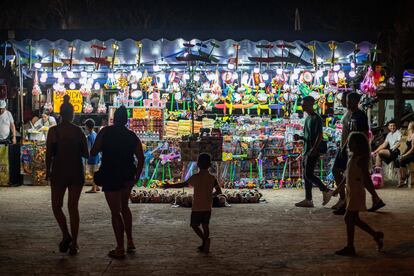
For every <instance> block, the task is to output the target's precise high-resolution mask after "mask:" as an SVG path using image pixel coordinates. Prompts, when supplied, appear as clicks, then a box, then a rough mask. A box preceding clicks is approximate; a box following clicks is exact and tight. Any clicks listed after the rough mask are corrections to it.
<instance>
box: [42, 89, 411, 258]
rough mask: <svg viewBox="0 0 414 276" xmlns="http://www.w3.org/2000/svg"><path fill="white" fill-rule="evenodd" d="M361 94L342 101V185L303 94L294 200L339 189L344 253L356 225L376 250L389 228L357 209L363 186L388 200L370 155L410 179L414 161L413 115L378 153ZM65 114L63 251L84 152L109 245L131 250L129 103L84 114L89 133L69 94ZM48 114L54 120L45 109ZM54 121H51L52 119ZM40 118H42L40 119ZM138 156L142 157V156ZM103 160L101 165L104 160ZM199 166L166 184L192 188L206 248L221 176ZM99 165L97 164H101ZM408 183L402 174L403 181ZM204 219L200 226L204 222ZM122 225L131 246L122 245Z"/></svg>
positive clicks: (53, 158)
mask: <svg viewBox="0 0 414 276" xmlns="http://www.w3.org/2000/svg"><path fill="white" fill-rule="evenodd" d="M359 101H360V95H359V94H357V93H349V94H348V95H346V96H343V98H342V104H343V106H344V107H346V108H347V111H346V113H345V114H344V116H343V118H342V125H343V130H342V137H341V141H340V148H339V150H338V154H337V156H336V158H335V162H334V165H333V168H332V172H333V174H334V178H335V183H336V188H335V189H334V190H332V189H330V188H328V187H327V186H326V185H325V184H324V183H323V182H322V181H321V179H319V178H318V177H317V176H316V175H315V172H314V170H315V166H316V164H317V162H318V160H319V158H320V155H321V154H324V152H326V144H325V145H324V143H325V142H324V141H323V135H322V132H323V130H322V129H323V128H322V126H323V123H322V118H321V117H320V115H319V114H317V112H316V111H315V110H314V104H315V99H314V98H312V97H311V96H308V97H305V98H303V103H302V106H303V110H304V112H305V113H306V115H307V116H306V119H305V124H304V133H303V136H299V135H295V139H297V140H298V139H303V140H304V150H303V155H302V156H301V157H300V158H302V162H303V168H304V169H303V179H304V182H305V199H304V200H303V201H301V202H298V203H296V204H295V205H296V206H297V207H308V208H309V207H314V203H313V200H312V188H313V186H314V185H315V186H317V187H318V188H319V190H320V191H321V192H322V193H323V202H322V205H326V204H327V203H328V202H329V201H330V199H331V197H332V196H337V195H338V194H339V200H338V202H337V203H336V204H335V205H334V206H333V208H334V209H335V211H334V213H335V214H338V215H344V218H345V224H346V230H347V240H348V242H347V245H346V246H345V247H344V248H343V249H341V250H339V251H337V252H336V254H338V255H345V256H353V255H355V254H356V251H355V248H354V232H355V226H358V227H359V228H361V229H362V230H364V231H365V232H367V233H368V234H370V235H371V236H372V238H373V239H374V241H375V242H376V244H377V248H378V250H381V249H382V247H383V240H384V234H383V233H382V232H380V231H375V230H373V229H372V228H371V227H370V226H369V225H367V224H366V223H365V222H364V221H362V220H361V219H360V217H359V212H361V211H366V210H367V208H366V202H365V190H367V191H368V192H369V193H370V194H371V197H372V207H371V208H369V209H368V211H371V212H375V211H376V210H378V209H380V208H383V207H384V206H385V203H384V202H383V201H382V200H381V198H380V197H379V195H378V194H377V192H376V190H375V188H374V185H373V182H372V180H371V170H372V157H373V156H374V157H375V166H376V167H381V166H382V162H385V163H390V162H395V163H398V165H397V166H398V167H400V171H401V175H402V181H406V175H407V173H406V170H405V167H406V166H407V164H408V163H410V162H412V161H414V147H413V145H412V141H413V139H414V122H413V123H410V125H409V127H408V138H407V142H406V144H407V150H406V151H404V153H403V154H401V153H400V151H399V146H400V144H401V136H402V135H401V133H400V132H399V131H398V130H397V127H396V123H395V122H394V121H390V122H389V123H388V129H389V133H388V135H387V137H386V139H385V141H384V143H383V144H382V145H381V146H379V147H378V148H377V149H376V150H374V151H373V152H372V153H371V151H370V142H369V123H368V118H367V116H366V114H365V113H364V112H363V111H362V110H361V109H359V107H358V106H359ZM60 115H61V122H60V123H59V124H57V125H56V126H53V127H51V128H50V130H49V132H48V134H47V153H46V167H47V177H48V178H50V180H51V190H52V209H53V213H54V216H55V218H56V220H57V222H58V225H59V227H60V229H61V232H62V236H63V237H62V241H61V242H60V244H59V250H60V251H61V252H68V251H69V254H70V255H76V254H78V252H79V247H78V243H77V238H78V230H79V212H78V202H79V198H80V195H81V191H82V186H83V184H84V182H85V178H84V175H85V174H84V167H85V166H84V164H83V162H84V160H87V166H86V168H87V170H88V171H89V172H90V173H91V174H94V186H92V189H91V190H90V191H88V192H92V193H94V192H97V191H99V190H100V188H99V187H98V186H100V187H102V191H103V192H104V193H105V198H106V201H107V203H108V206H109V209H110V211H111V216H112V226H113V230H114V234H115V238H116V243H117V246H116V248H115V249H114V250H111V251H110V252H109V254H108V255H109V256H110V257H112V258H124V257H125V256H126V253H128V252H133V251H134V250H135V245H134V241H133V236H132V214H131V210H130V209H129V207H128V201H129V196H130V193H131V189H132V187H133V185H134V183H136V182H137V181H138V179H139V178H140V175H141V172H142V169H143V165H144V154H143V150H142V144H141V142H140V140H139V138H138V137H137V136H136V135H135V134H134V133H133V132H132V131H130V130H128V129H127V127H126V123H127V119H128V118H127V111H126V108H125V107H123V106H121V107H120V108H118V109H117V110H116V111H115V113H114V120H113V125H112V126H106V127H103V128H102V129H100V130H99V132H98V133H96V132H95V131H94V128H95V125H94V122H93V120H87V121H86V122H85V125H86V132H87V137H86V136H85V134H84V133H83V132H82V130H81V128H80V127H78V126H76V125H74V124H73V123H72V120H73V116H74V110H73V106H72V105H71V104H70V103H69V96H65V98H64V102H63V104H62V106H61V109H60ZM42 120H43V122H49V121H48V120H47V117H44V118H42ZM49 123H50V122H49ZM35 124H36V123H35ZM136 160H137V162H136ZM98 163H100V166H98ZM197 165H198V168H199V172H198V173H197V174H194V175H193V176H191V177H190V178H189V180H188V181H185V182H183V183H179V184H165V185H164V188H171V187H175V188H178V187H185V186H189V185H191V186H192V187H193V188H194V197H193V204H192V213H191V223H190V225H191V227H192V229H193V230H194V232H195V233H196V234H197V235H198V236H199V237H200V239H201V241H202V244H201V245H200V246H199V247H198V250H200V251H202V252H208V251H209V247H210V238H209V233H210V231H209V221H210V217H211V208H212V196H213V190H215V194H221V188H220V185H219V183H218V182H217V179H216V178H215V177H214V176H213V175H211V174H210V172H209V168H210V166H211V157H210V155H209V154H207V153H202V154H200V156H199V158H198V162H197ZM98 167H99V168H98ZM401 185H403V183H402V182H400V184H399V186H401ZM66 190H68V192H69V197H68V209H69V218H70V229H71V230H70V231H69V230H68V225H67V222H66V216H65V215H64V213H63V211H62V205H63V197H64V195H65V192H66ZM200 226H201V227H200ZM124 233H125V234H126V238H127V242H126V244H127V246H126V248H125V245H124Z"/></svg>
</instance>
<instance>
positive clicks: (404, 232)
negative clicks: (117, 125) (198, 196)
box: [0, 186, 414, 275]
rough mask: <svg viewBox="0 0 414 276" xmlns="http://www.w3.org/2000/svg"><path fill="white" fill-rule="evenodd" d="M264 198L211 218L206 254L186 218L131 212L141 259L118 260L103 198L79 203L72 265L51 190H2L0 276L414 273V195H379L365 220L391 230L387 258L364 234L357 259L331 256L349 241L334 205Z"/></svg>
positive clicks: (154, 207)
mask: <svg viewBox="0 0 414 276" xmlns="http://www.w3.org/2000/svg"><path fill="white" fill-rule="evenodd" d="M84 189H85V190H86V189H87V188H86V187H85V188H84ZM263 193H264V197H265V198H266V199H267V203H261V204H243V205H233V206H232V207H231V208H221V209H214V210H213V215H212V219H211V235H212V244H211V253H210V254H209V255H203V254H200V253H198V252H197V251H196V247H197V246H198V245H199V241H198V240H197V237H196V235H195V234H194V233H193V232H192V231H191V229H190V227H189V215H190V210H189V209H184V208H171V206H170V205H168V204H131V210H132V212H133V217H134V235H135V241H136V246H137V252H136V253H135V254H134V255H129V256H128V257H127V258H126V259H125V260H111V259H110V258H109V257H107V256H106V254H107V253H108V251H109V250H110V249H112V248H113V247H114V244H115V240H114V236H113V233H112V228H111V223H110V213H109V210H108V207H107V205H106V202H105V200H104V195H103V194H102V193H99V194H82V196H81V200H80V214H81V228H80V241H79V244H80V254H79V255H78V256H75V257H71V256H67V255H66V254H62V253H59V252H58V250H57V249H58V248H57V244H58V242H59V241H60V238H61V236H60V231H59V229H58V227H57V224H56V222H55V220H54V218H53V215H52V210H51V203H50V189H49V187H30V186H23V187H18V188H0V275H18V274H20V275H54V274H56V275H57V274H65V275H284V274H286V275H291V274H303V275H322V274H326V275H341V274H347V275H356V274H359V275H365V274H372V275H381V274H383V275H396V274H402V275H413V274H414V200H413V199H414V189H412V190H408V189H395V188H387V189H383V190H380V191H379V193H380V196H381V197H382V198H383V199H384V201H385V202H386V203H387V206H386V207H385V208H383V209H382V210H381V212H378V213H374V214H372V213H364V214H362V216H361V217H362V218H363V219H365V220H366V221H367V222H368V223H369V224H370V225H372V226H373V227H374V228H376V229H380V230H382V231H384V233H385V250H384V252H383V253H378V252H376V250H375V243H374V242H373V240H372V239H371V238H370V237H369V236H368V235H367V234H365V233H363V232H361V231H360V230H357V231H356V248H357V252H358V254H359V256H358V257H355V258H348V257H340V256H335V255H334V254H333V252H334V251H335V250H338V249H340V248H342V247H343V246H344V245H345V240H346V238H345V227H344V223H343V219H342V217H338V216H335V215H333V214H332V213H331V210H330V209H329V206H331V205H332V204H333V203H334V201H335V200H333V201H332V202H331V203H330V204H328V206H327V207H322V206H321V193H320V192H319V191H317V190H316V189H315V190H314V202H315V205H316V207H315V208H312V209H300V208H295V207H294V205H293V204H294V203H295V202H297V201H299V200H301V199H302V198H303V196H304V191H303V190H289V189H285V190H277V191H264V192H263ZM367 204H368V205H370V204H371V202H370V200H367Z"/></svg>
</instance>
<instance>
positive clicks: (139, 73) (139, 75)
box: [136, 71, 142, 80]
mask: <svg viewBox="0 0 414 276" xmlns="http://www.w3.org/2000/svg"><path fill="white" fill-rule="evenodd" d="M136 77H137V79H138V80H139V79H141V78H142V72H141V71H138V72H137V75H136Z"/></svg>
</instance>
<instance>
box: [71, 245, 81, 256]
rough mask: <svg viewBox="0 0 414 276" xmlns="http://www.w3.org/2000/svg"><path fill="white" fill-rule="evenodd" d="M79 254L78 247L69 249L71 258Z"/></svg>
mask: <svg viewBox="0 0 414 276" xmlns="http://www.w3.org/2000/svg"><path fill="white" fill-rule="evenodd" d="M78 253H79V248H78V247H70V248H69V255H70V256H75V255H78Z"/></svg>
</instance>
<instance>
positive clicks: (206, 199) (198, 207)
mask: <svg viewBox="0 0 414 276" xmlns="http://www.w3.org/2000/svg"><path fill="white" fill-rule="evenodd" d="M197 166H198V168H199V169H200V171H199V172H198V173H196V174H194V175H193V176H191V177H190V178H189V179H188V180H187V181H186V182H183V183H179V184H173V185H171V184H165V185H164V188H165V189H168V188H183V187H187V186H189V185H191V186H193V187H194V196H193V207H192V211H191V224H190V225H191V227H192V228H193V230H194V232H195V233H196V234H197V236H199V237H200V239H201V241H202V244H201V245H200V246H199V247H198V250H199V251H201V252H204V253H208V252H209V250H210V229H209V223H210V217H211V207H212V204H213V189H214V190H215V192H214V194H221V188H220V186H219V184H218V182H217V179H216V177H215V176H213V175H211V174H210V172H209V168H210V166H211V157H210V155H209V154H207V153H201V154H200V155H199V156H198V161H197ZM200 225H201V227H200Z"/></svg>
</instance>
